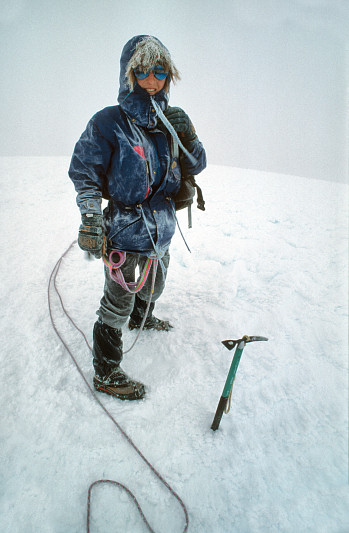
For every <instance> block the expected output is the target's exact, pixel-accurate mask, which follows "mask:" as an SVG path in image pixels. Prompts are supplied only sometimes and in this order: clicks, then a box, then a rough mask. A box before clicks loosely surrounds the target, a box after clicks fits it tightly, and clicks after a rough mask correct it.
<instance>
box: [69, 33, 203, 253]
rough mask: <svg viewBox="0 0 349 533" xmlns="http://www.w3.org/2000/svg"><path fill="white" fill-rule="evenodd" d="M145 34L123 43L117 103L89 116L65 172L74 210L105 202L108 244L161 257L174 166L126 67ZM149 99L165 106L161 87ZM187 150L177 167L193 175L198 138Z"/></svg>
mask: <svg viewBox="0 0 349 533" xmlns="http://www.w3.org/2000/svg"><path fill="white" fill-rule="evenodd" d="M144 37H146V36H144V35H139V36H136V37H133V38H132V39H131V40H130V41H128V43H126V45H125V46H124V48H123V51H122V54H121V59H120V88H119V96H118V101H119V105H115V106H110V107H107V108H105V109H102V110H101V111H99V112H97V113H96V114H95V115H94V116H93V117H92V118H91V120H90V121H89V123H88V124H87V127H86V129H85V131H84V132H83V133H82V135H81V137H80V139H79V141H78V142H77V143H76V145H75V149H74V153H73V156H72V159H71V163H70V168H69V177H70V178H71V180H72V181H73V183H74V186H75V189H76V191H77V199H76V200H77V204H78V206H79V209H80V212H81V214H85V213H98V214H100V212H101V202H102V197H104V198H107V199H108V200H109V202H108V207H107V208H106V209H105V210H104V220H105V227H106V236H107V239H108V241H109V246H110V247H111V248H113V249H117V250H122V251H128V252H133V253H139V254H142V255H146V256H148V257H154V256H155V255H156V256H158V257H162V255H163V254H164V253H165V251H166V250H167V248H168V247H169V244H170V242H171V238H172V236H173V234H174V232H175V227H176V217H175V212H174V202H173V200H172V198H173V197H174V196H175V195H176V193H177V192H178V190H179V187H180V180H181V168H180V165H179V161H178V159H177V158H175V157H173V154H171V137H170V134H169V133H168V132H167V130H166V129H165V127H164V126H163V124H162V122H161V121H160V120H159V118H158V117H157V114H156V111H155V109H154V107H153V105H152V102H151V99H150V95H149V94H148V93H147V92H146V91H145V90H144V89H142V88H141V87H140V86H139V85H138V84H137V83H136V85H135V87H134V89H133V90H132V91H131V90H130V88H129V87H128V80H127V78H126V75H125V73H126V67H127V64H128V62H129V60H130V59H131V57H132V55H133V54H134V52H135V49H136V45H137V43H138V42H139V41H140V40H142V39H143V38H144ZM160 44H162V43H160ZM162 46H163V45H162ZM168 81H170V80H168ZM152 98H155V101H156V102H157V104H158V105H159V106H160V108H161V110H163V111H164V110H166V108H167V106H168V93H167V92H165V90H164V89H162V90H161V91H159V92H158V93H156V94H155V95H154V96H152ZM191 154H192V155H193V156H194V157H195V159H196V161H197V162H196V163H195V164H193V163H192V162H191V161H190V160H189V159H188V157H187V156H186V155H185V154H182V155H181V165H182V169H183V167H184V171H185V173H186V174H194V175H196V174H199V173H200V172H201V171H202V170H203V169H204V168H205V167H206V154H205V150H204V148H203V146H202V144H201V143H200V142H199V141H198V140H197V141H196V144H195V147H194V149H193V150H192V152H191Z"/></svg>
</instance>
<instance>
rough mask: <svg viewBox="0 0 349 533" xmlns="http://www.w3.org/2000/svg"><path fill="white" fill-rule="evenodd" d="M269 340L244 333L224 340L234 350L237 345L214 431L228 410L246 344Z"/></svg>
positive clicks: (213, 425) (214, 420)
mask: <svg viewBox="0 0 349 533" xmlns="http://www.w3.org/2000/svg"><path fill="white" fill-rule="evenodd" d="M267 340H268V339H267V338H266V337H249V336H248V335H244V336H243V337H242V339H237V340H228V341H222V344H224V346H225V347H226V348H228V350H232V349H233V348H234V347H235V346H236V350H235V353H234V357H233V360H232V363H231V365H230V369H229V372H228V377H227V379H226V382H225V385H224V389H223V393H222V396H221V398H220V400H219V403H218V407H217V410H216V414H215V416H214V419H213V422H212V426H211V429H213V431H216V429H218V427H219V424H220V421H221V418H222V416H223V412H224V411H226V406H227V403H228V401H229V399H230V395H231V391H232V389H233V384H234V379H235V375H236V371H237V369H238V366H239V363H240V359H241V355H242V352H243V351H244V348H245V345H246V344H247V343H248V342H254V341H267ZM226 412H227V411H226Z"/></svg>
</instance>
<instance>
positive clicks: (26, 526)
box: [0, 157, 349, 533]
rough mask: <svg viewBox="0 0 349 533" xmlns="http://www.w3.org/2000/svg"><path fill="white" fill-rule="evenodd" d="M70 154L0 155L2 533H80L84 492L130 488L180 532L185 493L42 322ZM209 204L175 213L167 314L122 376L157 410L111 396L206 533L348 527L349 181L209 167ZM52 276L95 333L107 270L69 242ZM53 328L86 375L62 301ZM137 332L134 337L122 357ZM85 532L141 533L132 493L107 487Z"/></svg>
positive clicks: (70, 221) (70, 203) (83, 351)
mask: <svg viewBox="0 0 349 533" xmlns="http://www.w3.org/2000/svg"><path fill="white" fill-rule="evenodd" d="M68 164H69V160H68V158H64V157H61V158H59V157H55V158H34V157H32V158H30V157H28V158H27V157H25V158H19V157H18V158H1V160H0V165H1V183H2V196H1V228H2V235H3V239H4V246H3V253H2V257H1V275H2V306H1V313H2V320H1V328H2V339H3V340H2V345H3V349H2V356H1V366H0V372H1V383H2V387H1V391H0V396H1V410H2V413H1V483H0V491H1V502H0V516H1V518H0V522H1V532H2V533H5V532H6V533H17V532H18V533H19V532H21V533H22V532H25V533H31V532H35V533H38V532H40V533H41V532H43V533H51V532H52V533H67V532H69V533H82V532H84V531H85V530H86V505H87V504H86V502H87V490H88V487H89V485H90V484H91V483H92V482H93V481H95V480H97V479H112V480H116V481H118V482H120V483H123V484H125V485H126V486H127V487H128V488H129V489H130V490H132V491H133V492H134V493H135V496H136V497H137V499H138V500H139V502H140V504H141V506H142V508H143V510H144V512H145V514H146V516H147V518H148V520H149V522H150V524H151V525H152V527H153V528H154V530H155V531H156V532H166V533H177V532H181V531H183V528H184V524H185V522H184V515H183V511H182V509H181V507H180V505H179V504H178V502H177V500H176V499H175V498H174V497H173V496H172V495H171V494H170V493H169V492H168V491H167V490H166V488H165V487H164V486H163V485H161V483H160V482H159V481H158V479H157V478H156V477H155V476H154V474H153V473H152V472H151V471H150V469H149V468H148V467H147V466H146V464H145V463H144V462H143V461H142V460H141V459H140V458H139V457H138V455H137V454H136V453H135V451H134V450H133V449H132V447H131V446H130V445H129V443H128V442H127V440H126V439H125V438H124V437H123V436H122V434H121V433H120V432H119V431H118V430H117V429H116V428H115V426H114V425H113V424H112V422H111V420H110V419H109V418H108V417H107V416H106V415H105V413H104V412H103V411H102V410H101V408H100V407H99V406H98V405H97V403H96V402H95V401H94V400H93V398H92V396H91V394H90V392H89V390H88V388H87V387H86V385H85V383H84V382H83V380H82V378H81V376H80V375H79V373H78V372H77V370H76V368H75V366H74V364H73V362H72V360H71V358H70V356H69V354H68V353H67V351H66V350H65V349H64V347H63V346H62V344H61V343H60V341H59V339H58V337H57V336H56V334H55V332H54V330H53V328H52V326H51V323H50V318H49V313H48V306H47V286H48V281H49V277H50V274H51V271H52V269H53V267H54V265H55V264H56V262H57V260H58V259H59V257H60V256H61V254H62V253H63V252H64V251H65V250H66V249H67V248H68V246H69V245H70V243H71V242H72V241H73V240H74V239H76V237H77V229H78V226H79V223H80V216H79V213H78V209H77V207H76V205H75V191H74V189H73V186H72V184H71V182H70V180H69V179H68V177H67V167H68ZM198 182H199V184H200V185H201V186H202V188H203V192H204V197H205V200H206V208H207V209H206V211H205V212H204V213H203V212H201V211H199V210H197V209H196V208H194V209H193V228H192V229H190V230H189V229H187V227H186V212H180V213H179V220H180V224H181V227H182V230H183V231H184V234H185V236H186V239H187V241H188V243H189V246H190V248H191V250H192V253H191V254H189V252H188V251H187V249H186V247H185V245H184V243H183V241H182V239H181V237H180V235H179V232H177V233H176V235H175V238H174V240H173V244H172V246H171V265H170V269H169V275H168V281H167V286H166V290H165V292H164V294H163V296H162V298H161V299H160V300H159V302H158V303H157V306H156V314H157V315H158V316H160V317H161V318H164V319H169V320H170V321H171V322H172V324H173V325H174V329H173V330H172V331H171V332H169V333H165V332H144V333H143V334H142V336H141V337H140V339H139V341H138V343H137V344H136V346H135V348H134V349H133V350H132V351H131V352H130V353H129V354H127V355H126V356H125V359H124V363H123V367H124V368H125V370H126V371H127V372H128V373H129V374H130V375H132V376H133V377H135V378H138V379H140V380H142V381H143V382H144V383H146V385H147V387H148V394H147V397H146V399H145V400H144V401H141V402H130V403H125V402H121V401H118V400H115V399H113V398H110V397H107V396H102V395H99V397H101V399H102V401H103V403H104V405H105V406H106V407H107V408H108V409H109V410H110V412H111V413H112V415H113V416H114V417H115V419H116V420H117V421H118V423H119V424H120V426H121V427H122V428H123V429H124V430H125V431H126V432H127V434H128V435H129V436H130V438H131V439H133V440H134V442H135V444H136V445H137V446H138V447H139V448H140V450H141V451H142V453H143V454H144V455H145V456H146V458H147V459H148V460H149V461H150V462H151V463H152V464H153V465H154V467H155V468H156V469H157V470H159V472H160V473H161V474H162V475H163V476H164V478H165V479H166V481H167V482H168V483H169V484H170V485H171V486H172V487H173V489H174V490H175V491H176V492H177V493H178V494H179V496H180V497H181V498H182V499H183V501H184V502H185V504H186V506H187V508H188V512H189V530H188V531H190V532H193V533H233V532H234V533H235V532H238V533H264V532H275V533H280V532H285V533H294V532H297V533H298V532H302V533H306V532H309V533H314V532H315V531H316V532H321V533H344V532H346V531H349V489H348V453H347V450H348V433H347V427H348V426H347V423H348V419H347V414H348V413H347V406H348V387H347V379H348V377H347V376H348V357H347V356H348V344H347V326H348V308H347V293H348V291H347V289H348V287H347V271H348V259H347V252H348V212H347V206H348V186H347V185H345V184H339V183H332V182H327V181H321V180H313V179H306V178H302V177H296V176H287V175H280V174H271V173H266V172H259V171H251V170H244V169H238V168H229V167H223V166H212V165H211V166H209V167H208V168H207V169H206V170H205V172H203V173H202V174H201V175H200V177H199V179H198ZM58 287H59V290H60V292H61V294H62V297H63V300H64V303H65V305H66V308H67V310H68V312H69V313H70V314H71V316H72V317H73V319H74V320H75V321H76V323H77V325H78V326H79V327H80V328H81V329H82V330H83V331H84V332H85V333H86V335H87V338H88V340H89V342H90V343H91V342H92V326H93V323H94V321H95V319H96V315H95V311H96V309H97V308H98V305H99V299H100V297H101V295H102V288H103V268H102V263H101V261H97V260H96V261H86V260H85V259H84V254H83V252H82V251H81V250H80V249H79V248H78V247H77V246H75V247H73V249H72V250H71V252H70V253H69V255H68V256H67V257H66V258H65V259H64V260H63V262H62V266H61V270H60V272H59V275H58ZM52 302H53V314H54V318H55V323H56V325H57V327H58V329H59V331H60V332H61V333H62V335H63V336H64V339H65V341H66V342H68V343H69V345H70V347H71V350H72V353H73V354H74V357H76V359H77V361H78V363H79V365H80V366H81V368H82V371H83V372H84V375H85V376H86V378H87V379H88V380H89V382H91V381H92V377H93V371H92V365H91V356H90V352H89V349H88V348H87V346H86V344H85V343H84V341H83V339H82V338H81V336H80V334H79V333H78V332H77V331H76V330H74V328H73V327H72V326H71V324H70V323H69V321H68V320H67V318H66V317H65V316H64V314H63V313H62V311H61V308H60V305H59V300H58V298H57V296H56V295H52ZM245 334H247V335H262V336H266V337H268V338H269V341H268V342H263V343H262V342H260V343H251V344H248V345H247V346H246V348H245V350H244V353H243V355H242V359H241V362H240V366H239V369H238V372H237V376H236V380H235V385H234V390H233V396H232V406H231V411H230V413H229V414H227V415H224V416H223V418H222V421H221V424H220V427H219V430H218V431H216V432H213V431H212V430H211V429H210V425H211V423H212V420H213V417H214V413H215V410H216V407H217V404H218V400H219V398H220V395H221V393H222V390H223V386H224V382H225V379H226V375H227V372H228V370H229V366H230V363H231V360H232V357H233V353H234V352H229V351H228V350H227V349H226V348H225V347H224V346H223V345H222V344H221V341H222V340H224V339H235V338H239V337H241V336H243V335H245ZM135 335H136V333H135V332H134V331H133V332H130V331H128V330H127V329H125V331H124V348H125V349H127V348H128V347H129V346H130V345H131V343H132V342H133V340H134V338H135ZM92 498H93V499H92V507H91V513H92V519H91V520H92V522H91V532H93V533H97V532H99V533H101V532H105V531H125V532H131V533H138V532H143V531H146V527H145V525H144V523H143V521H142V519H141V517H140V516H139V514H138V513H137V511H136V509H135V507H134V504H133V503H132V502H131V501H130V499H129V497H128V496H127V494H126V493H124V492H122V491H121V490H120V489H118V488H117V487H113V486H107V485H106V486H104V485H103V486H98V487H96V488H95V489H94V492H93V497H92Z"/></svg>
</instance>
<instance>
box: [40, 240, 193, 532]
mask: <svg viewBox="0 0 349 533" xmlns="http://www.w3.org/2000/svg"><path fill="white" fill-rule="evenodd" d="M76 243H77V241H76V240H75V241H73V242H72V243H71V245H70V246H69V248H67V250H66V251H65V252H64V253H63V254H62V255H61V257H60V258H59V259H58V261H57V263H56V264H55V266H54V268H53V270H52V272H51V275H50V279H49V283H48V287H47V299H48V308H49V315H50V320H51V324H52V327H53V329H54V331H55V333H56V335H57V336H58V338H59V340H60V342H61V343H62V345H63V346H64V348H65V349H66V351H67V352H68V354H69V356H70V358H71V360H72V362H73V363H74V365H75V367H76V369H77V371H78V372H79V374H80V376H81V378H82V380H83V381H84V383H85V385H86V386H87V388H88V390H89V391H90V393H91V395H92V397H93V399H94V400H95V401H96V403H97V404H98V405H99V406H100V408H101V409H102V410H103V411H104V413H105V414H106V415H107V416H108V417H109V418H110V420H111V421H112V423H113V424H114V425H115V426H116V428H117V429H118V430H119V431H120V433H121V434H122V435H123V437H125V439H126V440H127V442H128V443H129V444H130V446H132V448H133V449H134V450H135V451H136V453H137V454H138V456H139V457H140V458H141V459H142V460H143V461H144V463H145V464H146V465H147V466H148V467H149V468H150V470H151V471H152V472H153V474H154V475H155V476H156V477H157V479H158V480H159V481H160V482H161V483H162V484H163V485H164V486H165V487H166V488H167V490H168V491H169V492H170V493H171V494H172V496H174V498H175V499H176V500H177V501H178V503H179V504H180V506H181V507H182V510H183V513H184V518H185V525H184V529H183V533H186V531H188V527H189V514H188V510H187V507H186V505H185V504H184V502H183V500H182V499H181V498H180V496H179V495H178V494H177V493H176V492H175V491H174V489H173V488H172V487H171V485H170V484H169V483H168V482H167V481H166V480H165V479H164V477H163V476H162V475H161V474H160V473H159V472H158V470H156V468H155V467H154V466H153V465H152V464H151V463H150V461H149V460H148V459H147V458H146V457H145V456H144V455H143V453H142V452H141V450H140V449H139V448H138V447H137V446H136V444H135V443H134V442H133V440H132V439H131V438H130V437H129V436H128V434H127V433H126V431H125V430H124V429H123V428H122V427H121V426H120V424H119V423H118V422H117V420H116V419H115V418H114V417H113V415H112V414H111V413H110V411H109V410H108V409H107V408H106V407H105V405H104V403H103V402H102V401H101V400H100V399H99V398H98V396H97V394H96V393H95V391H94V390H93V388H92V387H91V385H90V383H89V381H88V380H87V378H86V377H85V375H84V373H83V371H82V369H81V367H80V365H79V363H78V362H77V360H76V358H75V357H74V355H73V352H72V350H71V348H70V347H69V345H68V343H67V342H66V341H65V340H64V338H63V336H62V334H61V333H60V331H59V329H58V327H57V326H56V323H55V320H54V316H53V302H52V293H53V292H55V293H56V295H57V297H58V299H59V302H60V305H61V309H62V311H63V313H64V315H65V316H66V317H67V318H68V320H69V321H70V323H71V325H72V326H73V327H74V328H75V329H76V330H77V331H78V332H79V333H80V334H81V336H82V337H83V339H84V341H85V343H86V345H87V347H88V348H89V350H90V351H92V347H91V346H90V344H89V342H88V340H87V337H86V335H85V333H84V332H83V331H82V330H81V329H80V328H79V327H78V326H77V324H76V323H75V322H74V320H73V318H72V317H71V316H70V314H69V313H68V311H67V310H66V308H65V305H64V302H63V299H62V296H61V293H60V292H59V290H58V287H57V276H58V273H59V270H60V267H61V264H62V261H63V259H64V258H65V257H66V256H67V255H68V254H69V252H70V251H71V249H72V248H73V247H74V245H75V244H76ZM155 264H156V266H157V263H155ZM154 271H155V274H156V270H155V268H154V270H153V275H154ZM154 279H155V278H154ZM150 301H151V299H150ZM101 484H111V485H115V486H117V487H119V488H120V489H121V490H123V491H125V492H126V493H127V494H128V495H129V497H130V498H131V499H132V500H133V502H134V503H135V505H136V507H137V509H138V511H139V513H140V515H141V517H142V519H143V521H144V523H145V525H146V527H147V529H148V531H150V532H151V533H155V531H154V529H153V528H152V527H151V525H150V524H149V522H148V520H147V519H146V517H145V515H144V513H143V510H142V508H141V506H140V504H139V503H138V501H137V499H136V497H135V496H134V494H133V493H132V492H131V491H130V490H129V489H128V488H127V487H126V486H125V485H123V484H122V483H119V482H118V481H112V480H109V479H99V480H97V481H94V482H93V483H91V485H90V486H89V489H88V496H87V515H86V531H87V533H90V523H91V501H92V491H93V488H94V487H96V486H97V485H101Z"/></svg>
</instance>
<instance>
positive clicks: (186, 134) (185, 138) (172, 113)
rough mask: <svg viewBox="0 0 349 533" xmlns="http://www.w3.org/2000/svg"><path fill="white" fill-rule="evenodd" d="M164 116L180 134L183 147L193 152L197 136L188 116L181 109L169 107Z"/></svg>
mask: <svg viewBox="0 0 349 533" xmlns="http://www.w3.org/2000/svg"><path fill="white" fill-rule="evenodd" d="M164 115H165V116H166V118H167V120H168V121H169V122H170V123H171V124H172V126H173V127H174V129H175V130H176V132H177V133H178V134H179V137H180V139H181V141H182V143H183V146H185V148H187V150H189V152H191V151H192V150H193V149H194V146H195V142H196V140H197V135H196V132H195V128H194V126H193V124H192V122H191V120H190V118H189V117H188V115H187V114H186V113H185V111H183V109H181V108H180V107H168V108H167V109H166V111H164Z"/></svg>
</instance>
